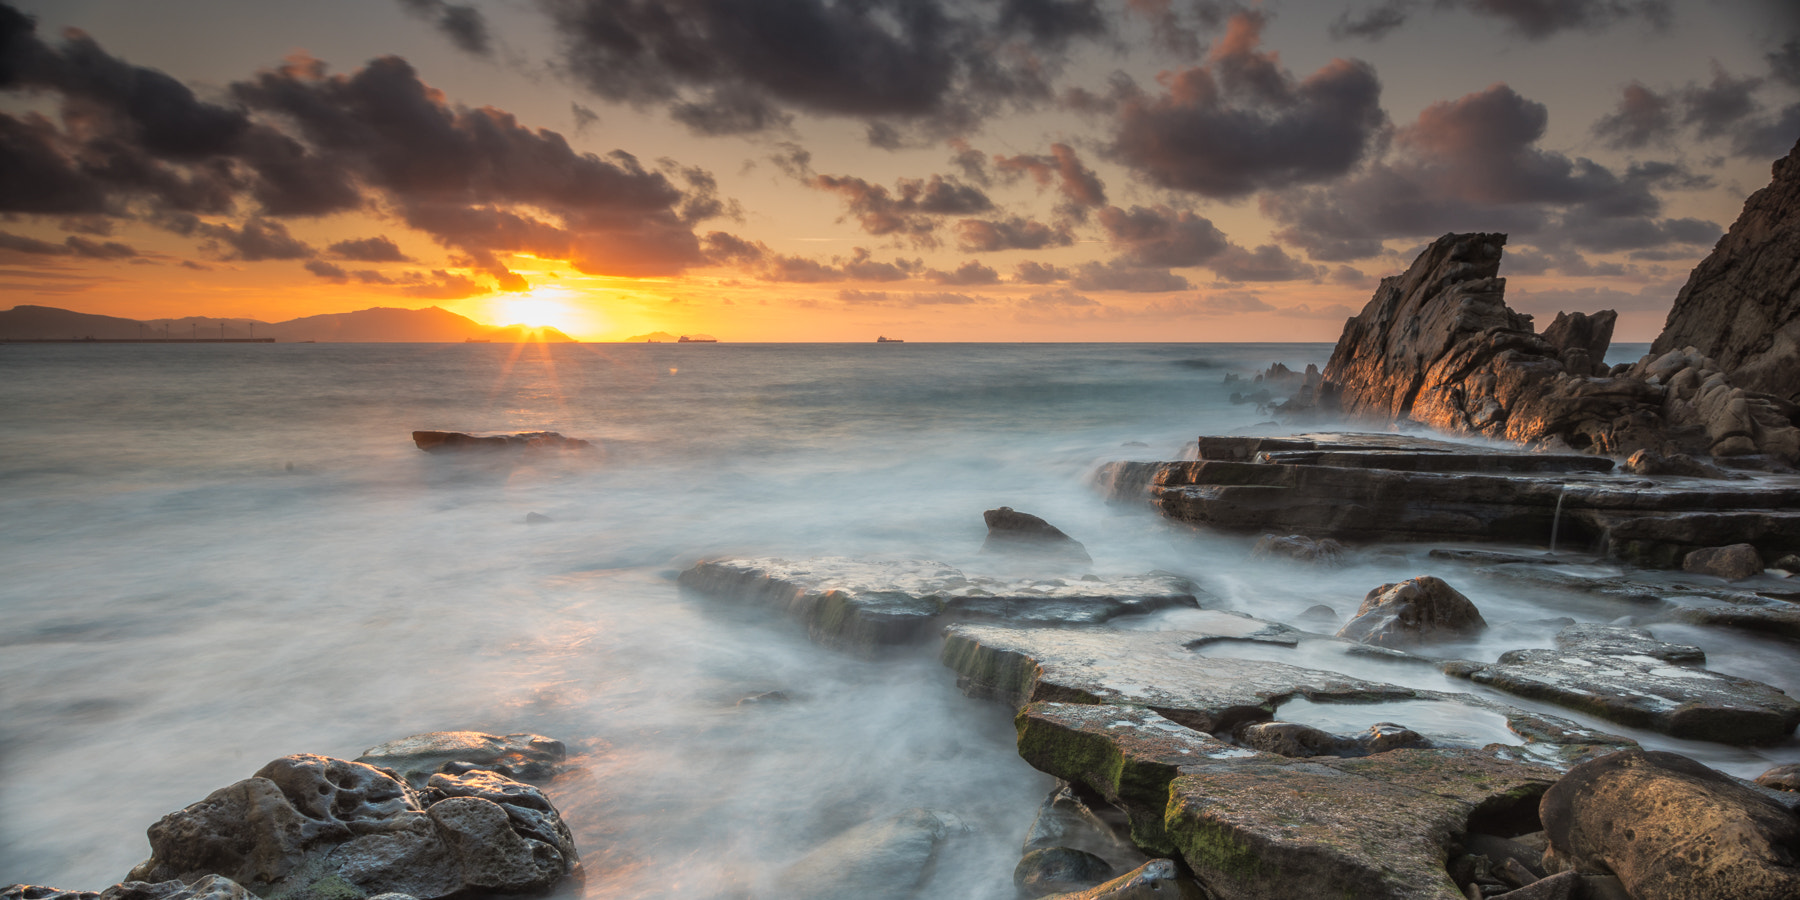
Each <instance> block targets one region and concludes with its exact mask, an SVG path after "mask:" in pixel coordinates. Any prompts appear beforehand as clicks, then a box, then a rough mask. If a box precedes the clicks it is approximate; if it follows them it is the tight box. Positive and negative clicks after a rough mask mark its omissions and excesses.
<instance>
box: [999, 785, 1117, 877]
mask: <svg viewBox="0 0 1800 900" xmlns="http://www.w3.org/2000/svg"><path fill="white" fill-rule="evenodd" d="M1108 812H1109V813H1116V812H1117V810H1116V808H1111V807H1109V808H1108ZM1051 847H1069V848H1073V849H1076V850H1082V851H1085V852H1088V853H1092V854H1093V855H1095V856H1098V857H1100V858H1101V859H1104V860H1106V861H1107V862H1109V863H1112V864H1114V865H1117V866H1118V867H1120V868H1125V869H1135V868H1137V867H1138V866H1139V865H1140V864H1142V863H1143V862H1144V855H1143V854H1142V853H1141V852H1139V851H1138V849H1137V847H1135V846H1133V845H1132V844H1131V843H1130V842H1129V841H1125V840H1122V839H1121V838H1120V837H1119V834H1118V833H1117V831H1116V830H1115V829H1114V827H1113V825H1112V824H1110V823H1109V822H1108V821H1106V819H1105V818H1103V817H1102V816H1101V814H1100V813H1099V812H1096V811H1095V810H1094V808H1093V807H1092V806H1090V805H1089V804H1088V803H1087V801H1085V800H1083V799H1082V797H1081V795H1080V794H1079V793H1077V792H1076V791H1075V789H1074V788H1073V787H1071V786H1070V785H1069V784H1068V783H1066V782H1064V783H1061V784H1058V785H1057V787H1056V790H1053V791H1051V792H1050V795H1049V796H1047V797H1045V798H1044V803H1043V805H1042V806H1039V807H1038V812H1037V815H1036V816H1035V817H1033V818H1032V820H1031V829H1030V830H1029V831H1027V832H1025V844H1024V847H1023V848H1022V849H1023V852H1024V853H1027V854H1029V853H1030V852H1031V851H1033V850H1044V849H1048V848H1051Z"/></svg>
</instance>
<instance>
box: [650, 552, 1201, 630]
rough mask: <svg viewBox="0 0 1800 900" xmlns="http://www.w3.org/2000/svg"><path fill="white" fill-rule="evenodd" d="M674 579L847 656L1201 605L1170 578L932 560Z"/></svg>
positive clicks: (750, 562)
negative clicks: (773, 616)
mask: <svg viewBox="0 0 1800 900" xmlns="http://www.w3.org/2000/svg"><path fill="white" fill-rule="evenodd" d="M679 580H680V584H681V586H682V587H683V588H686V589H688V590H692V591H696V592H698V593H702V594H709V595H712V596H717V597H725V598H729V599H734V600H745V601H750V602H754V603H760V604H763V605H767V606H773V607H776V608H779V609H783V610H785V611H786V612H788V613H789V614H790V615H792V616H793V617H795V618H797V619H799V620H800V621H802V622H803V623H805V624H806V626H807V631H808V633H809V634H811V635H812V637H813V639H814V640H816V641H819V642H820V643H825V644H831V645H837V646H846V647H851V648H871V647H876V646H879V645H883V644H900V643H906V642H909V641H915V640H919V639H922V638H924V637H925V636H926V635H928V634H934V633H936V630H937V628H938V627H940V626H942V625H943V624H944V623H946V622H952V621H958V620H966V619H986V620H1001V621H1009V622H1018V623H1022V624H1033V625H1074V624H1098V623H1101V622H1106V621H1108V620H1111V619H1114V618H1116V617H1118V616H1122V615H1127V614H1130V613H1144V612H1154V611H1157V610H1162V609H1171V608H1175V607H1189V608H1192V607H1198V606H1199V605H1200V602H1199V600H1198V599H1197V597H1196V595H1197V594H1198V593H1199V591H1198V589H1197V588H1196V587H1195V586H1194V585H1193V583H1192V582H1190V581H1188V580H1187V579H1185V578H1182V577H1180V576H1177V575H1170V574H1167V573H1157V572H1152V573H1150V574H1148V575H1135V576H1124V577H1118V578H1104V579H1103V578H1100V577H1098V576H1093V575H1084V576H1081V577H1079V578H1073V577H1072V578H1035V579H1033V578H996V577H989V576H985V575H970V574H964V573H963V572H962V571H961V570H959V569H956V568H954V567H952V566H948V565H945V564H943V563H938V562H931V561H928V560H891V561H867V560H857V559H849V558H845V557H823V558H818V559H808V560H786V559H772V558H761V559H723V560H711V561H706V562H700V563H696V564H695V565H694V566H693V567H692V568H690V569H688V570H686V571H684V572H682V573H681V576H680V579H679Z"/></svg>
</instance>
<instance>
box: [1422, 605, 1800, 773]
mask: <svg viewBox="0 0 1800 900" xmlns="http://www.w3.org/2000/svg"><path fill="white" fill-rule="evenodd" d="M1703 663H1704V656H1703V655H1702V654H1701V653H1700V651H1699V649H1698V648H1695V647H1687V646H1683V645H1678V644H1666V643H1663V642H1660V641H1657V640H1655V639H1654V638H1652V637H1651V636H1650V634H1649V633H1648V632H1646V631H1643V630H1642V629H1636V628H1628V627H1626V626H1620V625H1571V626H1569V627H1567V628H1564V629H1563V630H1562V631H1561V632H1560V633H1558V634H1557V636H1556V649H1553V650H1541V649H1540V650H1513V651H1511V652H1508V653H1504V654H1501V656H1500V658H1499V660H1498V661H1496V662H1494V663H1491V664H1484V663H1475V662H1466V661H1454V662H1448V663H1445V664H1444V667H1443V668H1444V671H1445V672H1446V673H1447V674H1450V675H1454V676H1457V677H1459V678H1467V679H1470V680H1471V681H1474V682H1475V683H1477V684H1484V685H1488V686H1490V687H1494V688H1498V689H1500V690H1503V691H1506V692H1507V693H1510V694H1516V695H1518V696H1520V697H1527V698H1530V699H1534V700H1544V701H1548V702H1551V703H1557V704H1561V705H1563V706H1566V707H1568V708H1570V709H1577V710H1581V711H1583V712H1587V713H1591V714H1593V715H1596V716H1599V717H1601V718H1604V719H1607V720H1609V721H1613V722H1618V723H1619V724H1621V725H1629V726H1632V727H1634V728H1647V729H1650V730H1652V731H1659V732H1662V733H1663V734H1668V735H1671V736H1674V737H1681V738H1692V739H1695V740H1706V741H1718V742H1721V743H1728V744H1750V743H1758V742H1768V741H1775V740H1779V739H1781V738H1782V737H1784V736H1786V735H1789V734H1792V733H1793V731H1794V728H1795V726H1796V725H1800V702H1796V701H1795V700H1794V699H1793V698H1792V697H1789V696H1788V695H1787V694H1785V693H1782V692H1781V691H1780V690H1779V689H1777V688H1774V687H1770V686H1769V685H1766V684H1763V683H1761V682H1757V681H1750V680H1748V679H1744V678H1736V677H1733V676H1730V675H1723V674H1720V673H1717V672H1713V671H1710V670H1708V669H1705V668H1701V665H1702V664H1703Z"/></svg>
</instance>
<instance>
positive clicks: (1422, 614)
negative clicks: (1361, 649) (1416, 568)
mask: <svg viewBox="0 0 1800 900" xmlns="http://www.w3.org/2000/svg"><path fill="white" fill-rule="evenodd" d="M1486 630H1487V622H1486V620H1484V619H1482V618H1481V611H1480V610H1478V609H1476V608H1475V604H1473V603H1471V602H1469V598H1468V597H1465V596H1463V595H1462V592H1461V591H1458V590H1457V589H1456V588H1453V587H1451V586H1450V585H1449V584H1448V583H1446V582H1445V581H1444V580H1443V579H1442V578H1438V577H1436V576H1433V575H1421V576H1419V577H1418V578H1409V579H1407V580H1405V581H1402V582H1398V583H1396V584H1384V585H1382V586H1380V587H1378V588H1376V589H1374V590H1372V591H1370V592H1369V593H1368V595H1367V596H1365V597H1364V598H1363V602H1362V606H1360V607H1358V608H1357V610H1356V616H1355V618H1352V619H1351V620H1350V622H1349V624H1346V625H1345V626H1344V627H1343V628H1342V629H1340V630H1339V631H1338V637H1341V638H1344V639H1345V640H1352V641H1361V642H1362V643H1365V644H1373V645H1375V646H1377V647H1392V648H1404V647H1416V646H1419V645H1421V644H1429V643H1433V642H1436V641H1445V640H1456V639H1458V638H1467V637H1473V636H1475V635H1477V634H1480V633H1481V632H1483V631H1486Z"/></svg>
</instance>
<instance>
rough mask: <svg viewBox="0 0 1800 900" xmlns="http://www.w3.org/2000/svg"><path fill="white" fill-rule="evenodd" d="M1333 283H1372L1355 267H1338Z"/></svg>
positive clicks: (1333, 274) (1333, 273)
mask: <svg viewBox="0 0 1800 900" xmlns="http://www.w3.org/2000/svg"><path fill="white" fill-rule="evenodd" d="M1509 258H1510V257H1509ZM1331 281H1332V283H1334V284H1353V285H1366V284H1368V283H1369V282H1370V278H1369V276H1368V275H1366V274H1364V273H1363V271H1362V270H1361V269H1358V268H1355V267H1353V266H1337V267H1336V268H1334V269H1332V270H1331Z"/></svg>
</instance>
